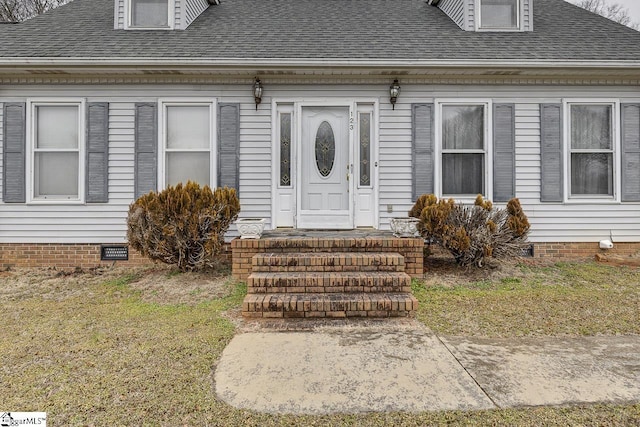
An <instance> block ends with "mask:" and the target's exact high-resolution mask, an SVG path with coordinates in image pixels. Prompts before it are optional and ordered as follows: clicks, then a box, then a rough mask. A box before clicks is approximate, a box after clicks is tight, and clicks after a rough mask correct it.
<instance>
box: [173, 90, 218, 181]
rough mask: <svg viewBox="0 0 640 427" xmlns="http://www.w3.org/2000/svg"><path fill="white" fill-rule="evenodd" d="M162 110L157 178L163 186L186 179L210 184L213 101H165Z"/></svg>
mask: <svg viewBox="0 0 640 427" xmlns="http://www.w3.org/2000/svg"><path fill="white" fill-rule="evenodd" d="M162 111H163V114H162V116H163V117H162V128H161V129H162V138H161V141H162V148H163V163H164V167H163V168H162V169H163V170H164V171H161V174H163V175H164V176H163V177H162V178H161V181H162V180H164V181H163V182H164V185H165V186H169V185H176V184H178V183H179V182H182V183H186V182H187V181H189V180H190V181H194V182H197V183H198V184H200V185H201V186H204V185H208V186H210V187H213V186H214V185H215V179H214V177H215V176H214V168H213V165H214V156H213V146H214V143H213V141H214V139H213V136H214V132H213V119H212V118H213V111H214V104H213V103H212V102H207V103H177V102H171V103H169V102H165V103H163V104H162Z"/></svg>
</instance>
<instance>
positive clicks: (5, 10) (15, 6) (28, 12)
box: [0, 0, 70, 22]
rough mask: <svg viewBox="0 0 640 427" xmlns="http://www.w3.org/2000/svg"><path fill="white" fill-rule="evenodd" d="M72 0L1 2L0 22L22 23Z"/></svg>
mask: <svg viewBox="0 0 640 427" xmlns="http://www.w3.org/2000/svg"><path fill="white" fill-rule="evenodd" d="M69 1H70V0H0V21H5V22H21V21H24V20H25V19H29V18H33V17H34V16H36V15H40V14H41V13H44V12H46V11H48V10H50V9H53V8H56V7H58V6H62V5H63V4H65V3H69Z"/></svg>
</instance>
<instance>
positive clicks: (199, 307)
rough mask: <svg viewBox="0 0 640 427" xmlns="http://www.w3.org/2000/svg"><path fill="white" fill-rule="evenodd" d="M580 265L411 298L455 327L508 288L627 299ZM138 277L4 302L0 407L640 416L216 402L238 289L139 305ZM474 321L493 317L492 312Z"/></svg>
mask: <svg viewBox="0 0 640 427" xmlns="http://www.w3.org/2000/svg"><path fill="white" fill-rule="evenodd" d="M523 268H524V267H523ZM587 269H588V270H590V271H591V272H590V273H588V274H587V273H585V269H584V268H582V267H580V266H573V265H569V264H568V265H562V266H556V267H553V268H551V269H549V271H545V272H541V271H540V270H539V269H537V268H532V269H530V271H524V270H523V272H524V273H526V274H524V276H526V277H514V278H513V279H511V278H509V279H503V280H498V281H497V282H493V281H491V280H483V281H480V282H475V283H472V284H470V285H468V286H455V287H452V288H449V287H446V286H440V287H433V288H429V289H426V288H425V287H424V286H423V285H422V284H420V283H418V282H414V288H415V290H416V292H417V294H418V295H419V297H420V299H421V302H422V308H421V311H420V318H421V319H423V320H425V321H427V323H428V324H429V323H431V322H430V321H428V320H429V319H430V318H431V317H432V316H433V317H435V318H440V317H443V316H442V315H441V314H440V315H438V316H434V315H433V314H429V313H438V312H441V311H443V310H444V311H445V312H446V313H447V316H448V317H449V318H447V316H444V317H445V318H447V319H446V322H445V321H442V322H444V323H447V322H449V323H453V324H455V323H456V320H455V318H456V317H458V318H460V317H464V316H465V313H464V312H465V311H466V310H468V309H469V307H476V304H477V303H478V302H480V303H481V304H484V306H483V307H484V308H487V307H488V306H489V304H490V303H494V304H495V303H496V301H498V302H500V304H503V302H504V304H505V305H506V304H507V303H506V301H509V303H510V302H511V301H515V300H514V298H512V295H518V296H519V297H518V298H516V300H519V301H522V300H523V299H525V298H524V297H523V295H526V296H527V297H526V299H528V300H530V302H531V304H533V303H534V301H535V299H536V295H540V296H543V297H544V298H547V299H551V296H552V295H555V297H556V298H558V299H559V300H563V299H564V298H565V294H568V295H572V294H575V293H576V292H578V291H581V290H588V291H589V292H595V291H594V290H593V289H592V288H593V287H594V286H598V288H599V289H601V288H602V287H604V286H609V292H614V293H616V295H618V296H620V295H624V296H626V297H633V298H636V299H635V303H636V304H637V302H638V299H637V296H638V294H637V292H636V293H634V292H631V291H630V290H629V289H627V287H626V286H620V285H613V284H612V283H613V282H612V281H611V280H608V281H606V282H607V283H608V285H605V284H600V285H596V283H597V282H598V281H603V282H604V280H600V279H604V278H605V277H608V276H611V275H612V272H611V271H606V270H601V269H600V268H599V267H596V266H593V267H592V266H588V267H587ZM138 274H139V273H136V274H123V275H121V276H119V277H115V278H110V279H108V280H107V279H104V280H102V281H100V280H98V281H93V282H92V281H86V282H85V281H84V280H83V278H80V279H79V280H78V281H77V282H72V281H71V282H69V281H65V282H63V284H61V285H56V286H60V288H59V289H56V292H57V293H62V294H64V296H63V297H60V298H52V297H51V292H50V288H51V285H46V284H43V285H41V286H40V287H39V286H37V284H34V285H33V286H32V287H31V288H29V289H31V290H30V293H29V294H25V293H24V289H23V288H20V289H19V291H20V293H19V295H17V296H16V297H15V298H11V297H10V296H8V297H7V298H5V300H4V301H3V304H2V314H3V317H2V322H1V323H0V324H1V325H2V326H1V332H2V337H3V345H2V346H0V369H1V371H0V372H1V378H2V384H1V387H0V390H1V392H0V408H1V409H2V410H12V411H46V412H47V413H48V421H49V425H50V426H54V427H55V426H76V425H95V426H118V425H126V426H133V425H135V426H138V425H167V426H169V425H172V426H173V425H180V426H183V425H186V426H191V425H194V426H195V425H203V426H204V425H208V426H425V425H478V426H481V425H482V426H484V425H504V426H512V425H515V426H530V425H576V426H577V425H599V426H600V425H601V426H616V425H636V424H638V422H639V420H640V405H619V406H616V405H587V406H575V407H567V408H523V409H507V410H491V411H477V412H464V411H456V412H428V413H371V414H358V415H342V414H336V415H327V416H292V415H280V416H276V415H267V414H258V413H254V412H250V411H244V410H237V409H234V408H232V407H230V406H228V405H226V404H225V403H223V402H221V401H219V400H217V398H216V396H215V392H214V383H213V373H214V370H215V365H216V363H217V361H218V359H219V357H220V355H221V353H222V350H223V349H224V347H225V346H226V344H227V343H228V342H229V340H230V339H231V338H232V337H233V335H234V333H235V330H234V326H233V324H232V323H231V322H230V321H229V320H227V319H228V315H225V312H227V311H228V310H237V309H238V307H239V306H240V303H241V301H242V298H243V297H244V295H245V292H246V287H245V286H244V285H243V284H232V285H230V286H229V287H228V291H227V293H226V295H224V296H222V297H221V298H214V299H203V300H201V301H198V302H195V303H193V304H173V303H170V302H145V301H144V292H152V290H149V289H146V290H140V289H138V288H136V287H135V286H134V283H133V282H135V281H136V280H137V278H138V277H139V276H138ZM585 274H586V275H585ZM624 274H626V275H627V278H628V279H634V280H635V279H637V276H636V275H635V273H632V272H631V271H626V272H625V273H624ZM550 275H551V276H558V277H566V278H568V277H572V280H573V279H575V283H573V284H571V285H569V284H567V283H565V284H564V285H560V284H554V285H549V284H545V280H547V278H548V277H550ZM614 276H615V277H618V276H619V275H615V274H614ZM592 279H593V280H592ZM596 279H597V280H596ZM0 280H3V279H0ZM43 283H44V282H43ZM636 283H637V282H636ZM0 286H2V282H0ZM7 288H8V286H7ZM546 288H548V289H546ZM552 291H553V292H552ZM547 292H551V293H549V294H547ZM578 294H580V295H582V293H581V292H578ZM5 296H7V295H5ZM465 300H468V301H465ZM618 301H620V300H619V299H618ZM429 307H431V308H429ZM636 308H637V306H636ZM480 309H481V308H480V307H476V308H474V310H476V311H478V310H480ZM496 311H497V312H502V311H506V310H504V309H502V308H501V309H499V310H496ZM513 311H514V312H516V313H517V312H518V311H521V310H518V308H515V310H513ZM453 313H456V315H455V316H453ZM486 317H490V318H491V319H493V320H492V321H495V322H497V323H500V322H499V320H498V314H491V315H490V316H486ZM510 323H517V322H510ZM430 326H431V325H430ZM513 327H517V326H514V325H512V326H511V328H513ZM439 330H440V331H443V330H444V331H451V330H452V328H451V327H448V328H441V329H439ZM453 330H456V329H455V327H454V328H453ZM516 335H517V334H516Z"/></svg>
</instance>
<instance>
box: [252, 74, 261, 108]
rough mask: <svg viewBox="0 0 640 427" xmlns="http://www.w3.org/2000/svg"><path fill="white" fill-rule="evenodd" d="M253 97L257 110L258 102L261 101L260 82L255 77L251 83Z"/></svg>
mask: <svg viewBox="0 0 640 427" xmlns="http://www.w3.org/2000/svg"><path fill="white" fill-rule="evenodd" d="M253 97H254V98H255V100H256V111H258V104H260V103H261V102H262V82H260V79H259V78H257V77H256V80H255V82H254V83H253Z"/></svg>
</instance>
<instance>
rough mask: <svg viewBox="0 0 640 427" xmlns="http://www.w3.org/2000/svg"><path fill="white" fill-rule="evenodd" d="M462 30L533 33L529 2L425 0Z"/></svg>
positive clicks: (531, 12) (524, 0)
mask: <svg viewBox="0 0 640 427" xmlns="http://www.w3.org/2000/svg"><path fill="white" fill-rule="evenodd" d="M428 2H429V4H430V5H432V6H436V7H437V8H439V9H440V10H442V11H443V12H444V13H445V14H446V15H447V16H448V17H449V18H451V19H452V20H453V22H455V23H456V24H457V25H458V26H459V27H460V28H462V29H463V30H465V31H495V32H497V31H513V32H520V31H533V0H428Z"/></svg>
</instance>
